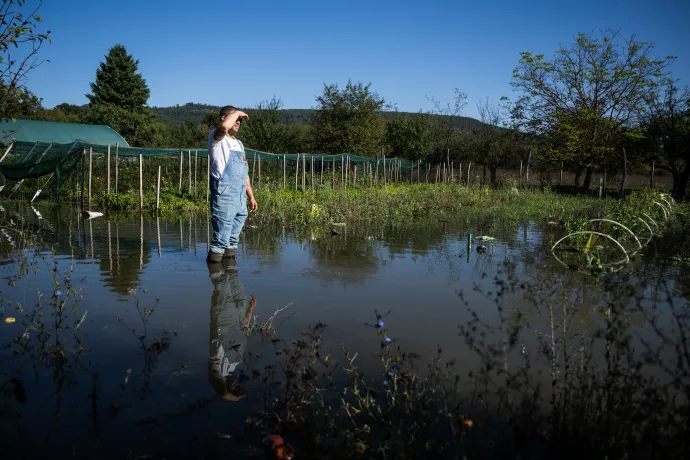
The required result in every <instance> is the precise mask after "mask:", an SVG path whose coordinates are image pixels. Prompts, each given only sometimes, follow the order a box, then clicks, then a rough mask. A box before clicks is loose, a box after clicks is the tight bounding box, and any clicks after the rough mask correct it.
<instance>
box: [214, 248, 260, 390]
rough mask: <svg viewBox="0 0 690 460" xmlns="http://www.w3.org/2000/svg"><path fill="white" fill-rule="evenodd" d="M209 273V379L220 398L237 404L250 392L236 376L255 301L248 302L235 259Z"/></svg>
mask: <svg viewBox="0 0 690 460" xmlns="http://www.w3.org/2000/svg"><path fill="white" fill-rule="evenodd" d="M208 270H209V277H210V278H211V282H212V283H213V295H212V296H211V332H210V337H209V341H210V357H209V363H208V366H209V367H208V373H209V380H210V382H211V385H212V386H213V389H214V390H215V391H216V393H217V394H218V396H220V397H221V398H223V399H225V400H226V401H238V400H240V399H242V398H243V397H244V396H245V395H246V394H247V392H246V390H244V389H243V388H241V387H240V384H239V382H238V380H237V378H236V377H234V376H233V373H234V372H235V369H236V368H237V366H238V365H239V364H240V363H241V362H242V356H243V354H244V348H245V346H246V344H247V335H246V332H245V331H246V325H247V322H248V321H249V319H250V318H251V314H252V311H253V310H254V306H255V304H256V300H255V299H254V298H253V297H251V299H250V300H249V301H247V297H246V296H245V294H244V286H242V283H241V282H240V278H239V273H238V271H237V266H236V263H235V262H234V261H233V260H232V259H230V260H227V259H224V260H223V262H222V264H210V265H209V266H208Z"/></svg>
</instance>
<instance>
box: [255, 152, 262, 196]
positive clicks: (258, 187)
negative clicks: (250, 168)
mask: <svg viewBox="0 0 690 460" xmlns="http://www.w3.org/2000/svg"><path fill="white" fill-rule="evenodd" d="M256 156H257V157H259V183H258V184H257V185H258V186H257V187H256V188H257V189H260V188H261V154H260V153H257V154H256Z"/></svg>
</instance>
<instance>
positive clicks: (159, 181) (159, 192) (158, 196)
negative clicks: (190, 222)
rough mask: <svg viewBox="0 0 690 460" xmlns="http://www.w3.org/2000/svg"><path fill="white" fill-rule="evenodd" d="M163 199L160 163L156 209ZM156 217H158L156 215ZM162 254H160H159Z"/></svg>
mask: <svg viewBox="0 0 690 460" xmlns="http://www.w3.org/2000/svg"><path fill="white" fill-rule="evenodd" d="M160 201H161V165H158V183H157V184H156V210H157V209H159V208H160ZM156 219H158V218H157V217H156ZM159 256H160V254H159Z"/></svg>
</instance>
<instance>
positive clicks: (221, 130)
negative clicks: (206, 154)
mask: <svg viewBox="0 0 690 460" xmlns="http://www.w3.org/2000/svg"><path fill="white" fill-rule="evenodd" d="M238 118H244V119H245V120H248V119H249V116H248V115H247V114H246V113H244V112H243V111H241V110H233V111H232V112H230V114H229V115H227V116H225V117H222V118H221V119H220V124H219V125H218V127H217V128H216V130H215V132H214V133H213V138H214V139H215V140H216V141H219V140H221V139H223V137H225V135H226V134H228V132H229V131H230V129H232V127H233V125H234V124H235V123H236V122H237V119H238Z"/></svg>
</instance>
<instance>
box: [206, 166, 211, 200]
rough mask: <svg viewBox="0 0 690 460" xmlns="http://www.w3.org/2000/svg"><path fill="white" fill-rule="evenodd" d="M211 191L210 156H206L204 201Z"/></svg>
mask: <svg viewBox="0 0 690 460" xmlns="http://www.w3.org/2000/svg"><path fill="white" fill-rule="evenodd" d="M210 191H211V155H207V156H206V201H208V195H209V192H210Z"/></svg>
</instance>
